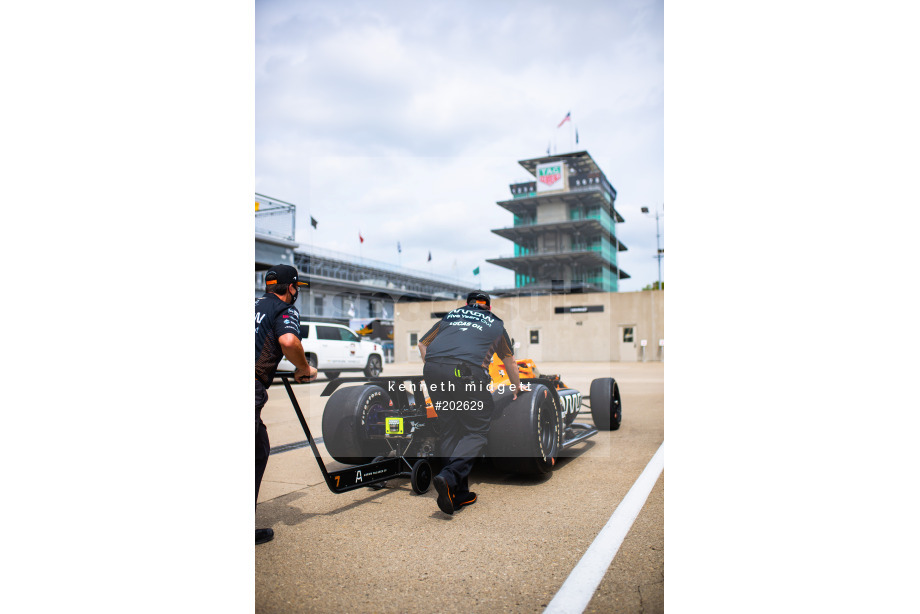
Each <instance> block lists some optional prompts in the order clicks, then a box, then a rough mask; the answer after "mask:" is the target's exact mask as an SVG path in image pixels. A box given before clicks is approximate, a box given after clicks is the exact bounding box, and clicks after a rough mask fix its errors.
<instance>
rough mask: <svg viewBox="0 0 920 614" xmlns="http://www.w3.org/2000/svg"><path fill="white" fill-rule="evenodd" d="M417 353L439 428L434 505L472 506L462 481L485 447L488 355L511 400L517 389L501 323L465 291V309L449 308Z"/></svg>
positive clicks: (485, 302) (486, 303) (480, 298)
mask: <svg viewBox="0 0 920 614" xmlns="http://www.w3.org/2000/svg"><path fill="white" fill-rule="evenodd" d="M418 349H419V353H420V354H421V355H422V360H423V361H425V367H424V370H423V372H422V373H423V375H424V377H425V386H426V387H427V388H428V392H429V394H430V395H431V402H432V404H433V405H434V408H435V411H437V412H438V422H439V424H440V428H441V441H440V448H441V450H440V454H441V457H442V458H443V459H444V467H443V469H441V472H440V473H438V475H436V476H435V477H434V487H435V489H436V490H437V491H438V507H439V508H440V509H441V511H442V512H444V513H445V514H453V513H454V510H456V509H459V508H461V507H463V506H465V505H471V504H473V503H475V502H476V493H474V492H470V488H469V481H468V477H469V474H470V471H472V469H473V463H474V462H476V458H477V457H478V456H479V452H480V450H482V448H483V446H485V445H486V440H487V437H488V433H489V426H490V424H491V421H492V411H493V409H494V404H493V401H492V394H491V391H490V388H489V386H490V384H491V381H492V380H491V378H490V377H489V371H488V365H489V363H490V362H491V360H492V354H498V357H499V358H500V359H501V360H502V362H503V363H504V365H505V370H506V372H507V373H508V377H509V378H510V379H511V384H512V387H511V390H512V392H513V395H514V396H513V397H512V399H516V398H517V391H518V390H519V389H520V388H521V379H520V375H519V374H518V368H517V362H515V360H514V353H513V352H512V350H511V339H510V338H509V337H508V332H507V331H506V330H505V325H504V323H503V322H502V321H501V319H499V317H498V316H496V315H495V314H493V313H492V301H491V300H490V299H489V295H488V294H485V293H484V292H470V293H469V294H468V295H467V297H466V305H464V306H463V307H458V308H457V309H454V310H453V311H451V312H450V313H448V314H447V315H446V316H444V317H443V318H442V319H441V321H440V322H438V323H437V324H435V325H434V326H433V327H432V328H431V330H429V331H428V332H427V333H425V335H424V336H422V338H421V340H420V341H419V344H418Z"/></svg>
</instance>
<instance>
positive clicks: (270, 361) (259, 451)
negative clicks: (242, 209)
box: [256, 264, 316, 544]
mask: <svg viewBox="0 0 920 614" xmlns="http://www.w3.org/2000/svg"><path fill="white" fill-rule="evenodd" d="M306 285H308V284H307V283H306V282H302V281H298V280H297V269H295V268H294V267H292V266H288V265H286V264H279V265H276V266H273V267H272V268H270V269H269V270H268V271H266V273H265V294H264V295H263V296H262V297H261V298H257V299H256V503H258V501H259V485H260V484H262V475H263V474H264V473H265V466H266V465H267V464H268V453H269V450H270V449H271V448H270V447H269V444H268V430H267V429H266V428H265V424H264V423H263V422H262V408H263V407H264V406H265V403H266V402H267V401H268V393H267V392H266V389H267V388H268V387H269V386H271V385H272V378H274V377H275V371H276V370H277V369H278V363H279V362H281V358H282V356H284V357H286V358H287V359H288V360H290V361H291V362H292V363H293V364H294V367H295V371H294V380H295V381H297V382H309V381H311V380H314V379H316V369H314V368H313V367H311V366H310V364H309V363H308V362H307V357H306V356H305V355H304V352H303V345H301V343H300V313H299V312H298V311H297V307H295V306H294V303H295V301H297V293H298V288H299V287H300V286H306ZM274 537H275V532H274V531H272V530H271V529H256V543H257V544H264V543H265V542H268V541H271V540H272V539H273V538H274Z"/></svg>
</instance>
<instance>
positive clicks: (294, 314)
mask: <svg viewBox="0 0 920 614" xmlns="http://www.w3.org/2000/svg"><path fill="white" fill-rule="evenodd" d="M287 333H294V334H295V335H297V338H298V339H300V312H299V311H297V308H296V307H293V306H291V305H288V304H287V303H285V302H284V301H282V300H281V299H280V298H278V296H277V295H275V294H272V293H271V292H266V293H265V294H264V295H263V296H262V297H260V298H257V299H256V379H257V380H259V381H260V382H262V385H263V386H265V387H266V388H268V387H269V386H271V384H272V378H273V377H275V371H276V370H277V369H278V363H279V362H281V359H282V358H283V357H284V352H282V351H281V344H280V343H278V339H279V338H280V337H281V335H284V334H287Z"/></svg>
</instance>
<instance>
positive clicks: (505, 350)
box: [421, 306, 513, 367]
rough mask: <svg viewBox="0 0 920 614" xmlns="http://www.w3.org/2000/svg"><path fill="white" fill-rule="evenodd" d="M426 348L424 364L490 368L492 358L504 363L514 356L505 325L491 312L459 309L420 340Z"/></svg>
mask: <svg viewBox="0 0 920 614" xmlns="http://www.w3.org/2000/svg"><path fill="white" fill-rule="evenodd" d="M421 341H422V343H424V344H425V345H426V346H427V349H426V350H425V361H426V362H428V361H431V362H451V361H457V360H462V361H464V362H468V363H471V364H474V365H480V366H483V367H485V366H487V365H488V364H489V362H491V360H492V354H498V357H499V358H501V359H502V360H504V359H505V358H510V357H511V356H513V353H512V351H511V339H510V338H509V337H508V333H507V332H506V331H505V324H504V322H502V321H501V319H500V318H499V317H498V316H496V315H495V314H494V313H492V312H491V311H488V310H486V309H477V308H475V307H468V306H467V307H458V308H457V309H454V310H453V311H451V312H450V313H448V314H447V315H446V316H444V317H443V318H442V319H441V321H440V322H438V323H437V324H435V325H434V326H433V327H431V330H429V331H428V332H427V333H425V335H424V336H423V337H422V339H421Z"/></svg>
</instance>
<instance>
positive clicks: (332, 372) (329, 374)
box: [323, 371, 342, 379]
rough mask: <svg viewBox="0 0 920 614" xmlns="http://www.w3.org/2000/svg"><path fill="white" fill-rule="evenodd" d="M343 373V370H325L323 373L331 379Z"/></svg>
mask: <svg viewBox="0 0 920 614" xmlns="http://www.w3.org/2000/svg"><path fill="white" fill-rule="evenodd" d="M341 374H342V372H341V371H323V375H325V376H326V377H327V378H329V379H335V378H337V377H338V376H340V375H341Z"/></svg>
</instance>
